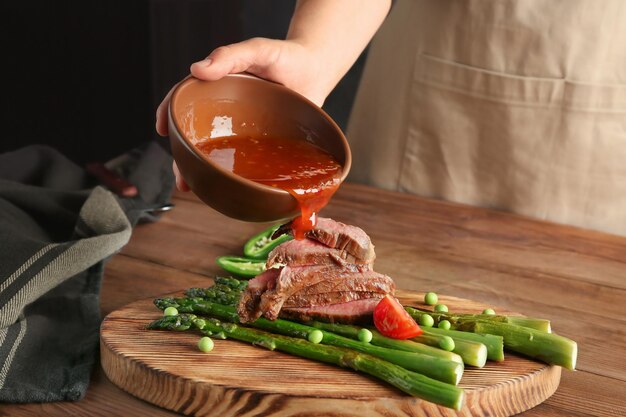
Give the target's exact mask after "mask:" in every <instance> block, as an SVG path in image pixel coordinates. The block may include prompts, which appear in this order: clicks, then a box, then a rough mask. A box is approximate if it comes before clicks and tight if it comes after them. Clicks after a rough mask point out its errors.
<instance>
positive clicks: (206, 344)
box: [198, 336, 214, 353]
mask: <svg viewBox="0 0 626 417" xmlns="http://www.w3.org/2000/svg"><path fill="white" fill-rule="evenodd" d="M213 346H214V345H213V340H212V339H211V338H210V337H208V336H204V337H201V338H200V340H199V341H198V349H200V350H201V351H203V352H204V353H206V352H210V351H212V350H213Z"/></svg>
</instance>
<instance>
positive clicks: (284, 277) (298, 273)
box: [240, 264, 384, 320]
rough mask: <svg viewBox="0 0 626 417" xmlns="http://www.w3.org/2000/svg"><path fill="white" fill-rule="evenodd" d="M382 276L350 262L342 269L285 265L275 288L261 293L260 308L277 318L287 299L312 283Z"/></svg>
mask: <svg viewBox="0 0 626 417" xmlns="http://www.w3.org/2000/svg"><path fill="white" fill-rule="evenodd" d="M380 276H381V275H380V274H378V273H376V272H373V271H364V272H363V271H359V270H358V266H355V265H350V264H348V265H346V266H345V267H344V268H342V269H339V268H337V267H334V266H323V265H322V266H299V267H291V266H285V267H283V268H282V269H281V271H280V274H279V275H278V277H277V278H276V286H275V288H273V289H268V290H267V291H265V292H264V293H263V294H262V295H261V301H260V303H259V310H260V311H261V313H262V314H263V315H264V316H265V317H266V318H268V319H270V320H276V318H278V313H279V312H280V310H281V308H282V307H283V304H284V302H285V301H286V300H288V299H289V298H290V297H291V296H293V295H294V294H297V293H299V292H301V291H303V290H304V289H305V288H308V287H310V286H312V285H316V284H319V283H321V282H324V281H334V282H339V281H342V280H346V281H348V282H350V283H354V282H357V281H358V280H368V279H370V278H372V277H376V278H378V277H380ZM348 285H349V284H348ZM331 287H332V286H331ZM383 295H384V294H383ZM240 305H241V304H240Z"/></svg>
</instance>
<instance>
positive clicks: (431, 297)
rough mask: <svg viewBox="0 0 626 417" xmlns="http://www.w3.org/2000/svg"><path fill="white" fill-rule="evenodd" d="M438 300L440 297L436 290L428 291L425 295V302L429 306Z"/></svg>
mask: <svg viewBox="0 0 626 417" xmlns="http://www.w3.org/2000/svg"><path fill="white" fill-rule="evenodd" d="M438 300H439V297H437V294H436V293H434V292H427V293H426V295H424V302H425V303H426V304H428V305H429V306H434V305H435V304H437V301H438Z"/></svg>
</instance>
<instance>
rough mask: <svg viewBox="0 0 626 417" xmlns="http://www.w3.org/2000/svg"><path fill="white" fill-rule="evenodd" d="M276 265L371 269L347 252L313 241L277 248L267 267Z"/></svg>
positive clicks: (293, 243) (288, 243)
mask: <svg viewBox="0 0 626 417" xmlns="http://www.w3.org/2000/svg"><path fill="white" fill-rule="evenodd" d="M275 264H284V265H289V266H304V265H333V266H338V267H343V266H345V265H346V264H362V265H363V266H364V270H368V269H371V264H368V263H363V262H362V261H361V260H360V259H357V258H355V257H354V256H353V255H351V254H349V253H348V252H346V251H343V250H339V249H332V248H329V247H328V246H326V245H324V244H322V243H319V242H317V241H315V240H311V239H302V240H290V241H288V242H285V243H282V244H280V245H278V246H277V247H275V248H274V249H273V250H272V251H271V252H270V254H269V256H268V259H267V267H268V268H269V267H271V266H273V265H275Z"/></svg>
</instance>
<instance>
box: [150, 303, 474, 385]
mask: <svg viewBox="0 0 626 417" xmlns="http://www.w3.org/2000/svg"><path fill="white" fill-rule="evenodd" d="M158 306H159V307H160V308H161V307H165V308H166V307H176V308H177V309H178V311H179V312H187V313H190V312H193V313H199V314H206V315H208V316H211V317H216V318H219V319H221V320H227V321H230V322H233V323H238V322H239V315H238V314H237V311H236V309H235V308H234V307H232V306H226V305H221V304H217V303H212V302H210V301H207V300H199V299H197V298H177V299H173V300H172V301H171V304H170V305H167V304H166V303H164V302H162V301H160V302H158ZM247 325H249V326H252V327H256V328H260V329H263V330H268V331H271V332H276V333H280V334H284V335H288V336H292V337H299V338H303V339H306V338H307V337H308V335H309V333H311V332H312V331H313V330H318V331H319V329H316V328H315V327H311V326H307V325H304V324H300V323H295V322H292V321H288V320H282V319H277V320H267V319H264V318H259V319H257V320H255V321H254V322H252V323H248V324H247ZM322 334H323V339H322V343H324V344H329V345H333V346H339V347H345V348H349V349H354V350H357V351H359V352H363V353H368V354H370V355H373V356H377V357H379V358H382V359H385V360H387V361H389V362H392V363H394V364H396V365H400V366H402V367H403V368H406V369H408V370H411V371H415V372H419V373H422V374H424V375H426V376H428V377H431V378H434V379H437V380H439V381H442V382H447V383H451V384H455V385H456V384H458V383H459V381H460V380H461V376H462V375H463V364H461V363H458V362H454V361H450V360H447V359H442V358H438V357H433V356H428V355H424V354H421V353H416V352H407V351H401V350H393V349H388V348H383V347H379V346H375V345H371V344H369V343H362V342H357V341H355V340H352V339H349V338H346V337H343V336H339V335H336V334H334V333H332V332H328V331H323V330H322Z"/></svg>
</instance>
